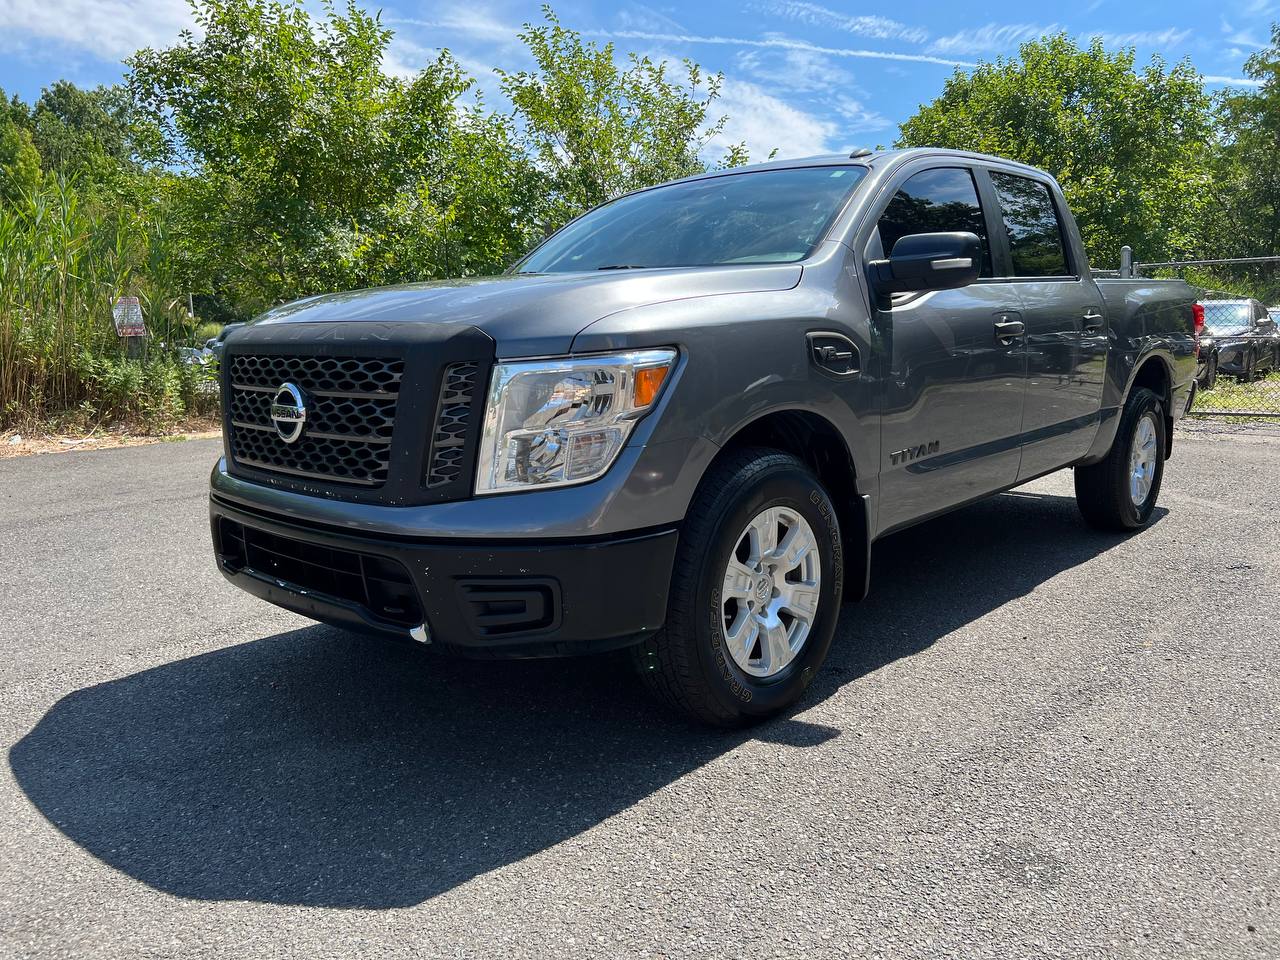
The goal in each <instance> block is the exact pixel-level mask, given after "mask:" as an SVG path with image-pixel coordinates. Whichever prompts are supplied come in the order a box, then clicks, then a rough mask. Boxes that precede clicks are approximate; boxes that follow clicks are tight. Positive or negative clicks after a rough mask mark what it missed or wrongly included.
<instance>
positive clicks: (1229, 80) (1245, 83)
mask: <svg viewBox="0 0 1280 960" xmlns="http://www.w3.org/2000/svg"><path fill="white" fill-rule="evenodd" d="M1204 82H1205V83H1222V84H1226V85H1227V86H1229V87H1260V86H1262V81H1261V80H1250V79H1249V78H1248V77H1219V76H1216V75H1213V74H1208V75H1206V76H1205V78H1204Z"/></svg>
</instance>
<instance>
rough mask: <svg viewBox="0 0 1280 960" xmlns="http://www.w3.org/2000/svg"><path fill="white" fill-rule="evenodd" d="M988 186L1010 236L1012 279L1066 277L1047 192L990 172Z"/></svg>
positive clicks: (1055, 217)
mask: <svg viewBox="0 0 1280 960" xmlns="http://www.w3.org/2000/svg"><path fill="white" fill-rule="evenodd" d="M991 183H992V185H993V186H994V187H995V188H996V196H998V197H999V198H1000V214H1001V216H1002V217H1003V218H1004V229H1005V232H1006V233H1007V234H1008V235H1009V252H1010V254H1011V255H1012V257H1013V275H1014V276H1015V277H1065V276H1069V275H1070V273H1071V271H1070V269H1069V268H1068V267H1067V251H1066V246H1065V244H1064V243H1063V242H1062V237H1063V233H1062V224H1061V222H1059V220H1058V211H1057V210H1055V209H1054V206H1053V197H1052V196H1050V194H1049V188H1048V186H1046V185H1045V184H1043V183H1040V182H1039V181H1037V180H1029V179H1027V178H1026V177H1018V176H1014V175H1013V174H1011V173H997V172H996V171H994V170H993V171H991Z"/></svg>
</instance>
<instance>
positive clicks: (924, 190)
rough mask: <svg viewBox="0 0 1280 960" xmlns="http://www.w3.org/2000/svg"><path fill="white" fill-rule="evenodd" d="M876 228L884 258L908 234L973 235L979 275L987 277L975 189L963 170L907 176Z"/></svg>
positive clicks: (985, 245) (983, 234) (986, 252)
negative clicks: (979, 250)
mask: <svg viewBox="0 0 1280 960" xmlns="http://www.w3.org/2000/svg"><path fill="white" fill-rule="evenodd" d="M879 229H880V243H881V244H882V245H883V246H884V253H885V256H888V255H889V254H890V253H892V252H893V245H894V244H895V243H897V242H898V241H899V240H900V239H901V238H903V237H909V236H911V235H912V234H916V233H948V232H952V231H961V232H965V233H976V234H977V235H978V239H979V240H981V241H982V276H984V277H989V276H991V249H990V247H989V245H988V243H987V224H986V221H985V220H984V219H983V217H982V205H981V204H980V203H979V202H978V188H977V186H976V185H975V184H974V182H973V174H972V173H970V172H969V171H968V170H966V169H964V168H963V167H939V168H938V169H936V170H925V171H923V172H921V173H917V174H916V175H915V176H914V177H911V178H910V179H909V180H907V182H906V183H904V184H903V185H902V186H901V187H900V188H899V189H898V192H897V193H895V194H894V195H893V199H892V200H890V201H889V206H888V208H887V209H886V210H885V212H884V213H883V214H882V215H881V217H880V223H879Z"/></svg>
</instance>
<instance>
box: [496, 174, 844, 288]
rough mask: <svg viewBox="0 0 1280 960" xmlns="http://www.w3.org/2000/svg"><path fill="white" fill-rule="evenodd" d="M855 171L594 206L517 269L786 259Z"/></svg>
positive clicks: (826, 221) (673, 189)
mask: <svg viewBox="0 0 1280 960" xmlns="http://www.w3.org/2000/svg"><path fill="white" fill-rule="evenodd" d="M866 172H867V171H866V168H865V167H853V166H850V167H804V168H801V169H796V170H761V171H758V172H755V173H739V174H733V175H730V176H724V177H709V178H707V179H705V180H692V181H689V182H687V183H673V184H670V185H669V186H665V187H658V188H657V189H655V190H647V191H645V192H644V193H637V194H632V195H631V196H627V197H622V198H620V199H618V200H615V201H613V202H612V203H608V204H605V205H604V206H602V207H597V208H596V209H595V210H592V211H591V212H590V213H587V214H585V215H584V216H582V217H580V218H579V219H577V220H575V221H573V222H572V223H570V224H569V225H568V226H566V227H565V228H564V229H563V230H561V231H560V232H559V233H556V234H554V235H553V236H552V237H550V238H549V239H548V240H547V241H546V242H545V243H543V244H542V245H541V246H540V247H538V249H536V250H534V251H533V253H531V254H529V256H528V257H527V258H525V260H524V262H522V263H521V264H520V267H519V269H520V270H521V271H522V272H526V273H569V272H573V271H578V270H603V269H609V268H613V269H618V268H624V267H691V266H701V265H708V264H721V263H790V262H792V261H795V260H802V259H804V258H805V257H806V256H808V255H809V253H810V251H811V250H812V249H813V247H814V246H815V245H816V244H817V243H818V241H819V240H821V239H822V236H823V234H824V233H826V230H827V227H828V226H829V225H830V224H831V221H832V220H833V219H834V218H835V215H836V214H837V213H839V212H840V208H841V207H842V206H843V205H844V200H845V198H846V197H847V196H849V194H850V192H851V191H852V190H853V188H854V187H855V186H857V184H858V183H859V181H861V180H862V178H863V177H864V176H865V175H866Z"/></svg>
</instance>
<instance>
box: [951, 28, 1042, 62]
mask: <svg viewBox="0 0 1280 960" xmlns="http://www.w3.org/2000/svg"><path fill="white" fill-rule="evenodd" d="M1059 29H1061V28H1060V27H1058V26H1057V25H1055V24H1049V25H1048V26H1036V25H1034V24H1030V23H1005V24H1000V23H988V24H987V25H986V26H985V27H975V28H973V29H970V30H961V31H959V32H958V33H953V34H951V35H950V36H946V37H938V39H936V40H934V41H933V43H931V44H929V51H930V52H931V53H947V54H952V55H960V56H974V55H976V54H981V53H1003V52H1004V51H1006V50H1011V49H1014V48H1016V47H1017V46H1019V45H1020V44H1023V43H1026V42H1027V41H1028V40H1035V39H1036V38H1038V37H1042V36H1044V35H1045V34H1046V33H1055V32H1057V31H1058V30H1059Z"/></svg>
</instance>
